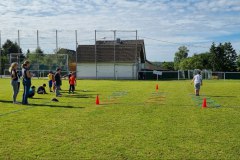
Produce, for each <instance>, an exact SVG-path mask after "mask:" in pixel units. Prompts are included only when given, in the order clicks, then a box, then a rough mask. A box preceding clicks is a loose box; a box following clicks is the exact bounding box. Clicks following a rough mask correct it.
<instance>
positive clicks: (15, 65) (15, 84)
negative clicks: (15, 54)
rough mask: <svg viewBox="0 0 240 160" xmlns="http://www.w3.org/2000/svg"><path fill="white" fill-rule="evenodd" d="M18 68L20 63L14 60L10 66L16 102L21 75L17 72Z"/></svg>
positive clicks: (14, 101)
mask: <svg viewBox="0 0 240 160" xmlns="http://www.w3.org/2000/svg"><path fill="white" fill-rule="evenodd" d="M17 68H18V63H16V62H13V63H12V64H11V66H10V68H9V72H10V74H11V85H12V88H13V96H12V98H13V103H14V104H16V103H17V101H16V99H17V95H18V92H19V76H18V73H17Z"/></svg>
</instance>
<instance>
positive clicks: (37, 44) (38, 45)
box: [37, 30, 39, 48]
mask: <svg viewBox="0 0 240 160" xmlns="http://www.w3.org/2000/svg"><path fill="white" fill-rule="evenodd" d="M37 48H39V35H38V30H37Z"/></svg>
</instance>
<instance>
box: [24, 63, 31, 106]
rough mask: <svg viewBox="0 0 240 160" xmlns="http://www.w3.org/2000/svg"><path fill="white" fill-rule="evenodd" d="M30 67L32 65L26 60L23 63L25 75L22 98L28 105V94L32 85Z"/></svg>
mask: <svg viewBox="0 0 240 160" xmlns="http://www.w3.org/2000/svg"><path fill="white" fill-rule="evenodd" d="M29 67H30V62H29V61H25V62H24V63H23V64H22V76H23V87H24V92H23V98H22V104H23V105H28V94H29V90H30V87H31V78H32V75H31V73H30V71H29Z"/></svg>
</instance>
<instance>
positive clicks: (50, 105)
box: [29, 102, 85, 109]
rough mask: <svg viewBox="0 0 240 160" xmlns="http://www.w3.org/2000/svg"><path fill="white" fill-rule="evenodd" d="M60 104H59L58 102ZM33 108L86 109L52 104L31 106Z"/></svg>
mask: <svg viewBox="0 0 240 160" xmlns="http://www.w3.org/2000/svg"><path fill="white" fill-rule="evenodd" d="M56 103H59V102H56ZM29 106H33V107H51V108H69V109H83V108H85V107H74V106H69V105H68V106H63V105H52V104H30V105H29Z"/></svg>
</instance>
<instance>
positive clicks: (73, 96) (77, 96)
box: [64, 94, 94, 98]
mask: <svg viewBox="0 0 240 160" xmlns="http://www.w3.org/2000/svg"><path fill="white" fill-rule="evenodd" d="M64 97H67V98H94V96H93V95H92V94H68V95H66V96H64Z"/></svg>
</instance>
